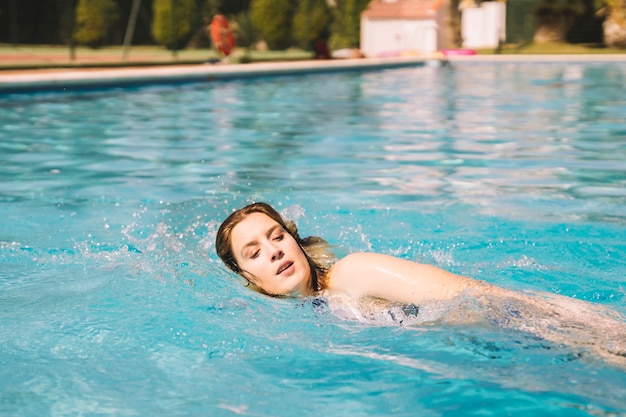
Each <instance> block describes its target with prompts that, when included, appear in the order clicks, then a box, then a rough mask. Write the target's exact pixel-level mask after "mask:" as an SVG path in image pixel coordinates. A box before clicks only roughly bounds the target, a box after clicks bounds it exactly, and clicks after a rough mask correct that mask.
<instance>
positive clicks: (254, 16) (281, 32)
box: [250, 0, 295, 50]
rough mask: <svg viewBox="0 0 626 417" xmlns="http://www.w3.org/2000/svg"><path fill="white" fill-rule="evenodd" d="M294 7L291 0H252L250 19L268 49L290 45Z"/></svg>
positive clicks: (277, 48) (285, 47) (284, 47)
mask: <svg viewBox="0 0 626 417" xmlns="http://www.w3.org/2000/svg"><path fill="white" fill-rule="evenodd" d="M294 12H295V8H294V5H293V1H291V0H252V2H251V3H250V20H251V21H252V25H253V26H254V28H255V29H256V30H257V31H258V33H259V34H260V36H261V38H262V39H263V40H264V41H265V42H266V43H267V46H268V48H269V49H272V50H282V49H287V48H289V47H290V46H291V45H292V42H293V38H292V21H293V15H294Z"/></svg>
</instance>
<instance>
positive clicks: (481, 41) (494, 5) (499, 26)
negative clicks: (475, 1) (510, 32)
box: [461, 1, 506, 48]
mask: <svg viewBox="0 0 626 417" xmlns="http://www.w3.org/2000/svg"><path fill="white" fill-rule="evenodd" d="M461 36H462V38H463V47H464V48H497V47H498V45H499V44H500V42H504V41H505V38H506V6H505V3H504V2H500V1H488V2H483V3H481V5H480V7H469V8H466V9H464V10H463V14H462V15H461Z"/></svg>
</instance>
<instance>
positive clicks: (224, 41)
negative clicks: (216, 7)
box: [210, 14, 235, 56]
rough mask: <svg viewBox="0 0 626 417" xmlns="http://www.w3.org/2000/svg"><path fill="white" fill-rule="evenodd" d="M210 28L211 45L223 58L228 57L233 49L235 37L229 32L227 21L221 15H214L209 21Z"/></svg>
mask: <svg viewBox="0 0 626 417" xmlns="http://www.w3.org/2000/svg"><path fill="white" fill-rule="evenodd" d="M210 28H211V41H212V42H213V45H215V47H216V48H217V50H218V51H220V52H221V53H222V54H224V55H225V56H228V55H230V53H231V52H232V50H233V48H234V47H235V35H233V31H232V30H230V25H229V24H228V19H226V17H225V16H223V15H221V14H216V15H215V16H213V19H212V20H211V25H210Z"/></svg>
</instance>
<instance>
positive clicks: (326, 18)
mask: <svg viewBox="0 0 626 417" xmlns="http://www.w3.org/2000/svg"><path fill="white" fill-rule="evenodd" d="M331 21H332V15H331V11H330V8H329V7H328V3H327V2H326V0H300V1H299V4H298V9H297V10H296V14H295V15H294V18H293V34H294V37H295V40H296V42H297V43H298V45H299V46H300V47H301V48H303V49H309V48H310V47H311V45H312V44H313V43H314V42H315V41H316V40H318V39H323V40H328V37H329V36H330V33H329V31H330V24H331Z"/></svg>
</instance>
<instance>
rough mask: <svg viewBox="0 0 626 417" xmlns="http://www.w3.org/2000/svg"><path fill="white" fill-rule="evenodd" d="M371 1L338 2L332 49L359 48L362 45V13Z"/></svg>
mask: <svg viewBox="0 0 626 417" xmlns="http://www.w3.org/2000/svg"><path fill="white" fill-rule="evenodd" d="M369 3H370V0H336V4H337V7H335V17H334V19H333V26H332V36H331V38H330V44H331V47H332V49H340V48H358V47H359V45H360V43H361V13H362V12H363V10H365V9H366V8H367V6H368V4H369Z"/></svg>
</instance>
